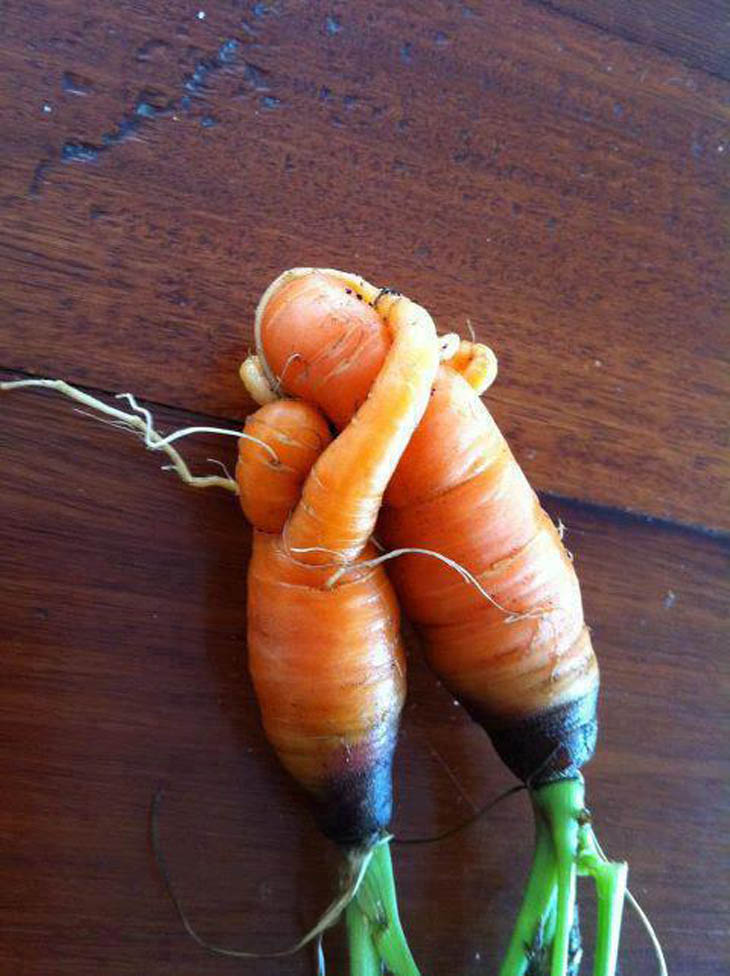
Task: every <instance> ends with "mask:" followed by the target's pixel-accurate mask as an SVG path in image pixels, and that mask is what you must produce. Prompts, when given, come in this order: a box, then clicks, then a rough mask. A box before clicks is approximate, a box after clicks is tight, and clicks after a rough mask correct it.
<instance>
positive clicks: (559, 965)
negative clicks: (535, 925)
mask: <svg viewBox="0 0 730 976" xmlns="http://www.w3.org/2000/svg"><path fill="white" fill-rule="evenodd" d="M584 801H585V792H584V787H583V780H582V778H581V779H568V780H560V781H558V782H557V783H549V784H548V785H547V786H543V787H541V788H540V789H538V790H536V791H535V794H534V803H535V807H536V809H537V810H539V811H540V813H542V814H543V816H544V817H545V819H546V821H547V823H548V826H549V829H550V834H551V837H552V842H553V846H554V850H555V859H556V863H557V874H558V903H557V912H556V918H555V938H554V940H553V949H552V960H551V966H550V976H565V973H566V972H567V969H568V953H569V950H570V930H571V929H572V927H573V913H574V909H575V888H576V878H577V873H578V867H577V863H576V862H577V857H578V839H579V827H580V823H579V821H580V817H581V815H582V813H583V809H584Z"/></svg>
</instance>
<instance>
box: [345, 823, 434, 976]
mask: <svg viewBox="0 0 730 976" xmlns="http://www.w3.org/2000/svg"><path fill="white" fill-rule="evenodd" d="M353 903H354V904H353V905H352V906H351V907H352V909H353V913H354V911H355V910H357V911H358V912H359V913H360V914H361V915H362V917H363V923H364V925H365V926H366V928H367V930H368V932H369V935H370V940H371V943H372V945H373V946H374V948H375V951H376V953H377V956H378V957H379V958H380V960H382V962H383V963H384V965H385V967H386V969H387V970H388V972H390V973H393V976H420V974H419V972H418V967H417V966H416V964H415V962H414V960H413V956H412V955H411V950H410V949H409V948H408V943H407V941H406V937H405V935H404V933H403V929H402V927H401V923H400V917H399V915H398V902H397V898H396V893H395V880H394V878H393V863H392V861H391V858H390V844H389V842H388V841H387V840H385V841H382V842H381V843H380V844H378V846H377V847H376V848H375V850H374V851H373V855H372V858H371V859H370V863H369V864H368V867H367V870H366V872H365V876H364V877H363V879H362V881H361V882H360V887H359V888H358V889H357V894H356V895H355V897H354V899H353ZM349 919H350V911H349V909H348V924H349ZM364 972H366V973H368V976H369V971H368V970H365V971H364ZM376 972H378V971H377V970H376Z"/></svg>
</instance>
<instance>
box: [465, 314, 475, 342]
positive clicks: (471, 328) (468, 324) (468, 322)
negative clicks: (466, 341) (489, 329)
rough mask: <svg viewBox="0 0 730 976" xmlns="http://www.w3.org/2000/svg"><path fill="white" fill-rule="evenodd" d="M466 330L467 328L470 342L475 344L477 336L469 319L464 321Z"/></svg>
mask: <svg viewBox="0 0 730 976" xmlns="http://www.w3.org/2000/svg"><path fill="white" fill-rule="evenodd" d="M466 328H467V331H468V332H469V338H470V339H471V341H472V342H476V341H477V334H476V332H475V331H474V326H473V325H472V324H471V319H467V320H466Z"/></svg>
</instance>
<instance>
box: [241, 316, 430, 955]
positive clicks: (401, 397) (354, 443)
mask: <svg viewBox="0 0 730 976" xmlns="http://www.w3.org/2000/svg"><path fill="white" fill-rule="evenodd" d="M402 313H403V308H402V307H401V306H398V307H394V308H393V309H392V310H391V314H390V315H389V316H388V318H387V326H388V331H389V333H390V334H392V336H393V342H392V345H391V346H390V349H389V350H388V352H387V355H386V356H385V358H384V360H382V361H381V362H382V366H381V368H380V370H379V373H378V376H377V378H376V380H375V382H374V383H373V385H372V389H371V391H370V393H369V395H368V397H367V399H366V400H365V402H364V403H363V404H362V406H361V407H360V408H359V410H358V411H357V413H356V414H355V416H354V417H353V418H352V420H351V421H350V423H349V424H348V425H347V426H346V427H345V429H344V430H343V431H342V433H341V434H340V435H339V436H338V437H337V438H336V439H335V440H334V441H332V442H331V443H328V442H329V439H330V438H329V431H328V428H327V425H326V423H325V421H324V418H323V416H322V415H321V414H320V413H319V411H318V410H316V409H315V408H314V407H312V406H311V405H309V404H306V403H301V402H296V401H279V402H274V403H268V404H266V405H264V406H262V407H261V409H260V410H258V411H257V413H255V414H254V415H253V416H252V417H251V418H249V420H248V422H247V424H246V433H247V434H248V435H249V437H250V438H252V439H250V440H243V441H241V444H240V449H239V461H238V466H237V472H236V477H237V480H238V484H239V487H240V498H241V504H242V506H243V510H244V513H245V514H246V517H247V518H248V519H249V521H250V522H251V523H252V525H253V527H254V539H253V555H252V558H251V562H250V565H249V573H248V613H247V619H248V648H249V666H250V670H251V675H252V678H253V682H254V686H255V689H256V694H257V697H258V701H259V704H260V707H261V713H262V719H263V724H264V728H265V730H266V734H267V737H268V738H269V741H270V742H271V743H272V745H273V746H274V749H275V750H276V752H277V754H278V756H279V759H280V760H281V762H282V763H283V764H284V766H286V768H287V769H288V770H289V772H290V773H291V774H292V775H293V776H294V777H295V779H296V780H297V781H298V782H299V783H301V784H302V786H304V787H305V789H307V790H308V792H309V793H310V794H311V795H312V796H313V798H314V801H315V805H316V809H317V811H318V815H319V820H320V824H321V826H322V829H323V830H324V832H325V833H326V834H327V835H328V836H329V837H330V838H331V839H332V840H334V841H335V842H336V843H338V844H340V845H341V846H342V847H343V848H345V850H346V852H347V855H348V859H349V861H350V865H351V874H352V876H353V877H354V878H355V879H360V878H362V877H363V873H362V872H363V867H364V865H365V864H366V863H367V861H368V860H369V859H370V858H373V850H374V848H375V846H376V845H378V850H377V854H376V858H377V860H376V858H373V867H374V871H373V872H371V871H370V870H369V868H368V870H367V871H366V872H365V874H364V881H363V885H364V888H363V893H364V892H366V891H369V892H371V894H374V896H375V898H374V903H378V904H379V903H381V902H382V904H383V905H385V906H387V907H386V918H385V924H383V922H382V920H380V921H379V920H378V915H379V913H378V912H375V914H373V909H372V905H371V906H370V908H368V907H367V906H368V904H369V903H365V902H363V901H362V899H361V900H360V901H359V902H358V904H359V905H360V907H361V909H362V911H361V912H360V914H359V915H358V914H357V913H353V911H352V910H351V911H350V912H348V923H349V929H350V932H351V945H352V951H353V955H354V954H358V953H360V954H361V953H362V951H363V943H362V940H361V939H360V938H359V934H361V931H362V928H363V925H364V926H365V928H366V929H369V931H370V941H371V943H372V945H371V949H372V947H374V948H375V950H377V953H378V954H379V956H380V958H382V960H383V962H384V963H385V964H386V965H387V966H388V967H389V968H390V969H391V970H392V971H393V972H395V973H409V972H416V970H415V964H414V963H413V960H412V958H411V956H410V952H409V951H408V947H407V944H406V942H405V938H404V937H403V935H402V931H401V930H400V925H399V923H398V916H397V908H396V905H395V897H394V889H393V887H392V875H391V868H390V860H389V856H388V854H387V846H386V844H384V843H383V837H384V831H385V829H386V828H387V825H388V822H389V820H390V815H391V808H392V787H391V769H392V760H393V751H394V748H395V741H396V736H397V729H398V718H399V715H400V711H401V708H402V704H403V698H404V694H405V661H404V657H403V650H402V646H401V642H400V635H399V610H398V605H397V603H396V599H395V595H394V593H393V591H392V589H391V586H390V584H389V582H388V579H387V576H386V574H385V571H384V570H383V569H382V568H381V567H371V566H370V562H371V560H372V558H373V556H374V554H375V550H374V549H373V547H372V545H371V544H370V543H369V539H370V535H371V533H372V531H373V529H374V527H375V522H376V519H377V516H378V512H379V509H380V504H381V501H382V497H383V493H384V491H385V489H386V486H387V484H388V481H389V480H390V478H391V476H392V474H393V471H394V470H395V468H396V465H397V463H398V461H399V460H400V458H401V456H402V454H403V451H404V449H405V448H406V445H407V443H408V439H409V437H410V435H411V434H412V432H413V430H414V428H415V427H416V426H417V424H418V422H419V421H420V420H421V418H422V416H423V413H424V411H425V409H426V406H427V403H428V397H429V392H430V387H431V383H432V381H433V378H434V376H435V372H436V368H437V364H438V348H437V343H436V333H435V329H434V327H433V323H432V322H431V320H430V318H429V317H428V315H427V314H426V313H425V312H422V311H420V312H419V313H417V314H409V315H407V316H404V315H403V314H402ZM254 438H255V440H254ZM257 442H259V443H257ZM263 445H266V446H268V447H270V448H272V449H273V451H274V452H275V454H276V456H277V460H276V461H275V462H272V460H271V457H270V455H269V454H268V453H266V452H265V451H264V450H262V449H261V447H262V446H263ZM360 565H362V567H363V570H360V569H359V566H360ZM333 567H334V568H336V569H338V570H342V569H347V570H348V573H347V576H346V577H342V578H341V579H340V580H339V581H338V582H336V583H333V582H332V575H333ZM353 891H355V888H354V887H353ZM354 933H359V934H358V937H357V938H356V937H355V935H354ZM364 944H365V945H367V944H368V942H367V940H365V943H364ZM361 958H362V956H361Z"/></svg>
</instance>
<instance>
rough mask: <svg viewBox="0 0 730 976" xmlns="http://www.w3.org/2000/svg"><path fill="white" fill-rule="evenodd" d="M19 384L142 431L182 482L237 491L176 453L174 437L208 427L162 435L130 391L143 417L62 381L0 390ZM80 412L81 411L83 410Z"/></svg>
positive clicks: (23, 382)
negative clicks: (192, 467) (193, 467)
mask: <svg viewBox="0 0 730 976" xmlns="http://www.w3.org/2000/svg"><path fill="white" fill-rule="evenodd" d="M22 387H41V388H43V389H47V390H56V391H57V392H58V393H61V394H63V395H64V396H67V397H68V398H69V399H70V400H74V401H75V402H76V403H82V404H83V405H84V406H85V407H89V408H90V409H91V410H94V411H96V413H92V414H90V415H89V416H91V417H93V419H94V420H96V421H98V422H100V423H105V424H111V426H114V427H117V426H118V427H119V428H120V429H123V430H128V431H131V432H132V433H135V434H141V435H142V437H143V438H144V443H145V445H146V446H147V447H148V448H149V449H150V450H153V451H163V452H164V453H165V454H167V456H168V457H169V459H170V461H171V462H172V463H171V464H170V465H169V466H168V467H169V468H171V469H172V470H174V471H175V472H176V473H177V475H178V477H179V478H180V479H181V481H183V482H184V483H185V484H186V485H191V486H192V487H193V488H225V489H226V491H232V492H234V493H235V494H238V485H237V484H236V482H235V481H234V480H233V479H232V478H228V477H226V478H221V477H220V476H219V475H207V476H197V475H194V474H193V473H192V472H191V471H190V468H189V467H188V466H187V464H186V463H185V460H184V459H183V457H182V455H181V454H179V452H178V451H177V450H176V449H175V448H174V447H172V446H171V444H170V441H171V440H175V439H176V438H177V437H178V436H183V435H184V434H185V433H190V432H193V431H195V432H197V431H202V430H208V429H209V428H195V427H191V428H186V430H185V431H177V432H176V434H172V435H170V437H168V438H163V437H161V436H160V435H159V434H158V433H157V431H156V430H155V429H154V427H153V426H152V415H151V414H150V412H149V410H146V409H145V408H144V407H140V406H139V405H138V404H137V403H136V401H135V400H134V397H132V396H131V394H122V397H123V398H125V399H127V400H129V402H130V403H131V404H132V406H133V407H134V408H135V409H136V410H137V412H138V413H142V415H143V416H144V420H143V419H142V417H140V416H138V413H134V414H132V413H126V412H125V411H124V410H118V409H117V408H116V407H114V406H112V405H111V404H110V403H105V402H104V401H103V400H99V399H98V398H97V397H93V396H91V395H90V394H88V393H84V391H83V390H79V389H78V388H77V387H75V386H71V384H70V383H67V382H66V381H65V380H48V379H28V380H11V381H8V382H3V383H0V390H16V389H20V388H22ZM79 412H80V413H84V412H85V411H79ZM99 413H101V414H105V415H106V416H108V417H112V418H113V420H112V421H108V420H103V419H102V418H101V417H99V416H98V414H99ZM212 430H213V432H216V433H217V432H218V431H217V430H215V429H214V428H213V429H212ZM220 433H226V434H232V435H235V436H237V437H240V436H242V435H240V434H238V433H237V432H236V431H232V430H228V431H220ZM243 436H245V435H243ZM251 439H253V438H251ZM262 446H263V447H268V445H266V444H262Z"/></svg>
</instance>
